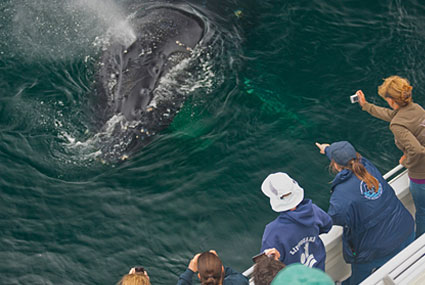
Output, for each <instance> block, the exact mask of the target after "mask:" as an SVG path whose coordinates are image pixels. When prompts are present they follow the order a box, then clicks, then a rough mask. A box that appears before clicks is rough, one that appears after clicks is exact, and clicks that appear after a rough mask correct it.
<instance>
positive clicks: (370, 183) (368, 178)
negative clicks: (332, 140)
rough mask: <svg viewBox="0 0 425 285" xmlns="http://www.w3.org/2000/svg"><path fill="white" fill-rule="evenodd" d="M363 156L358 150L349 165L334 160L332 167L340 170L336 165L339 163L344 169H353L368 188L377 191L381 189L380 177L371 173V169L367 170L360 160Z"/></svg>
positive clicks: (334, 169)
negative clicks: (377, 177)
mask: <svg viewBox="0 0 425 285" xmlns="http://www.w3.org/2000/svg"><path fill="white" fill-rule="evenodd" d="M361 158H362V157H361V155H360V154H359V153H358V152H357V153H356V158H355V159H352V160H350V161H349V162H348V165H346V166H343V165H339V164H337V163H336V162H335V161H334V160H332V161H331V165H330V167H331V168H332V170H333V171H335V172H337V171H338V170H337V169H336V167H335V165H338V166H339V167H341V168H342V169H348V170H351V171H352V172H353V173H354V175H356V176H357V178H359V179H360V180H361V181H363V182H364V183H366V185H367V188H368V189H370V190H372V189H374V191H375V193H376V192H378V190H379V182H378V179H376V178H375V177H374V176H373V175H372V174H370V173H369V171H367V169H366V167H364V165H363V164H362V163H361V162H360V160H361Z"/></svg>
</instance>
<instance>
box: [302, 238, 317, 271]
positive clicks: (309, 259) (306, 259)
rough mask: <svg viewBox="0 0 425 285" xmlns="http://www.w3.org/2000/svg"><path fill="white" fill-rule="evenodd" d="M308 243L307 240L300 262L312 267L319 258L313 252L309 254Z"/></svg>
mask: <svg viewBox="0 0 425 285" xmlns="http://www.w3.org/2000/svg"><path fill="white" fill-rule="evenodd" d="M308 245H309V243H308V242H307V243H306V244H305V246H304V252H303V253H301V258H300V262H301V264H304V265H305V266H308V267H310V268H312V267H313V266H314V264H316V263H317V260H316V259H315V258H314V255H313V254H309V252H308Z"/></svg>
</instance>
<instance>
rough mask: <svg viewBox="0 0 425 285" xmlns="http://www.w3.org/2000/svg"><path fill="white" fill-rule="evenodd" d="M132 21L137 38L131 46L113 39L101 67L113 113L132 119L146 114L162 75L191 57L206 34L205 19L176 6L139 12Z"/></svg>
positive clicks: (105, 89) (102, 78)
mask: <svg viewBox="0 0 425 285" xmlns="http://www.w3.org/2000/svg"><path fill="white" fill-rule="evenodd" d="M132 25H133V26H134V29H135V34H136V39H135V40H134V41H133V42H132V43H131V44H130V45H129V46H125V45H124V44H122V43H119V42H115V43H112V44H111V46H110V47H109V48H108V49H107V50H106V51H105V53H104V55H103V59H102V62H103V65H102V68H101V70H100V75H101V81H102V83H101V84H102V87H101V88H102V89H103V91H104V92H105V93H106V97H107V98H105V99H106V100H108V101H109V102H110V103H109V106H110V107H111V111H112V113H114V114H117V113H121V114H122V115H123V116H124V117H125V118H126V119H127V120H129V121H134V120H138V119H140V118H141V117H142V116H143V114H144V113H145V112H146V111H147V110H148V109H149V104H150V103H151V101H152V96H153V91H154V89H155V88H156V87H157V85H158V82H159V81H160V79H161V77H162V76H163V75H164V74H165V73H166V72H167V71H168V70H169V69H170V68H171V67H172V66H173V65H176V64H178V62H179V61H181V60H182V59H184V58H187V57H189V56H190V54H191V51H192V50H193V49H194V48H195V46H196V45H197V44H198V43H199V42H200V41H201V40H202V37H203V35H204V23H203V21H202V19H200V18H199V17H198V16H196V15H195V14H191V13H189V12H187V11H185V10H182V9H178V8H173V7H157V8H152V9H150V10H148V11H145V12H144V13H140V15H139V14H137V15H135V17H134V19H133V20H132Z"/></svg>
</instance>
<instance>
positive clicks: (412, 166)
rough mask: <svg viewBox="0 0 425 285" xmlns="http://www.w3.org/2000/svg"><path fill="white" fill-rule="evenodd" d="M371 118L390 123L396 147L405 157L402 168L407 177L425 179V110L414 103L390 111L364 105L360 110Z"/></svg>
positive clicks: (370, 104) (371, 105) (367, 104)
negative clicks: (407, 174) (405, 170)
mask: <svg viewBox="0 0 425 285" xmlns="http://www.w3.org/2000/svg"><path fill="white" fill-rule="evenodd" d="M362 109H363V110H364V111H366V112H368V113H369V114H371V115H372V116H374V117H376V118H378V119H381V120H384V121H387V122H390V130H391V131H392V132H393V134H394V140H395V144H396V145H397V147H398V148H399V149H400V150H401V151H402V152H403V153H404V154H405V155H406V159H405V160H404V161H403V163H402V164H403V166H405V167H406V168H407V169H408V173H409V177H411V178H416V179H425V110H424V109H423V108H422V107H421V106H419V105H418V104H416V103H413V102H412V103H409V104H408V105H407V106H405V107H401V108H399V109H397V110H391V109H388V108H384V107H378V106H376V105H374V104H372V103H366V104H364V105H363V108H362Z"/></svg>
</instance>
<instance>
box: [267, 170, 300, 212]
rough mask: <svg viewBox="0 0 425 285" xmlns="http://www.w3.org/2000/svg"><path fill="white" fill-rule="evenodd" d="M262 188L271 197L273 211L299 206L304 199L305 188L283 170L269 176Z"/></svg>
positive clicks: (282, 210)
mask: <svg viewBox="0 0 425 285" xmlns="http://www.w3.org/2000/svg"><path fill="white" fill-rule="evenodd" d="M261 190H262V191H263V193H264V195H266V196H267V197H269V198H270V205H271V206H272V209H273V211H275V212H278V213H279V212H284V211H288V210H291V209H293V208H295V207H297V206H298V204H299V203H301V201H302V200H303V199H304V189H303V188H301V187H300V185H298V183H297V181H295V180H294V179H292V178H291V177H289V175H288V174H286V173H283V172H278V173H273V174H270V175H269V176H267V178H266V179H265V180H264V181H263V184H262V185H261Z"/></svg>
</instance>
